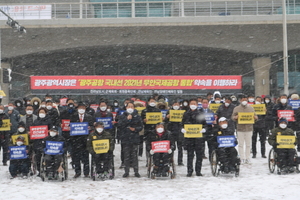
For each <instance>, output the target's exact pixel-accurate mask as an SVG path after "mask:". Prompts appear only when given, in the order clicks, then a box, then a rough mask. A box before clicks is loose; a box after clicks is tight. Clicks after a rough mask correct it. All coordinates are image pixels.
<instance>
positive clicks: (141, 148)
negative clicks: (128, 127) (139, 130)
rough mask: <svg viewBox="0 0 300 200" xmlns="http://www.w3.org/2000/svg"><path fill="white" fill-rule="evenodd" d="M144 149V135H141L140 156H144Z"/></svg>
mask: <svg viewBox="0 0 300 200" xmlns="http://www.w3.org/2000/svg"><path fill="white" fill-rule="evenodd" d="M143 149H144V136H143V135H140V144H139V156H141V157H142V156H143Z"/></svg>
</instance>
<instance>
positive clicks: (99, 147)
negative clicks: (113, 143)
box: [92, 139, 109, 154]
mask: <svg viewBox="0 0 300 200" xmlns="http://www.w3.org/2000/svg"><path fill="white" fill-rule="evenodd" d="M92 145H93V149H94V151H95V153H96V154H101V153H107V152H108V151H109V139H105V140H93V141H92Z"/></svg>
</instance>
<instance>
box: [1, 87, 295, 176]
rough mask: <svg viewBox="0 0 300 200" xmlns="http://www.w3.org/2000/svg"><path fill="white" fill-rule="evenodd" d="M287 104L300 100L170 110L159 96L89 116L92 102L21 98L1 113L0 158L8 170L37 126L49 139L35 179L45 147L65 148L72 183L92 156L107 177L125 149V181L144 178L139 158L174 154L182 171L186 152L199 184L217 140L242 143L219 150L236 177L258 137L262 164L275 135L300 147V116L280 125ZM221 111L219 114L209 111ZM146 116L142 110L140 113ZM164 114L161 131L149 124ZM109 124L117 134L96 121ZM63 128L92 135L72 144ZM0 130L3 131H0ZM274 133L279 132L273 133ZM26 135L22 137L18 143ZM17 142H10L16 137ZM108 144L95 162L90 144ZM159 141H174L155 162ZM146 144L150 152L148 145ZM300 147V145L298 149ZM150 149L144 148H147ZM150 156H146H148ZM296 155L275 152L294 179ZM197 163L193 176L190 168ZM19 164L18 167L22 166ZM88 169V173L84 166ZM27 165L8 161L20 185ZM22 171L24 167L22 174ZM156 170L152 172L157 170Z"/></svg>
mask: <svg viewBox="0 0 300 200" xmlns="http://www.w3.org/2000/svg"><path fill="white" fill-rule="evenodd" d="M289 99H291V100H298V99H299V96H298V95H297V94H292V95H291V96H290V97H288V96H287V95H284V94H283V95H281V96H280V97H279V98H278V99H276V101H274V102H273V101H272V98H271V97H270V96H268V95H266V96H263V97H261V96H257V97H254V96H253V95H249V96H245V95H242V96H240V97H239V99H238V98H237V97H236V96H234V95H233V96H225V97H221V95H220V94H215V95H214V96H213V95H212V94H211V93H208V94H207V96H206V97H198V98H194V99H190V100H178V101H174V102H172V103H170V104H168V103H167V102H166V99H165V97H164V96H158V95H154V96H152V97H150V98H148V99H147V102H144V101H141V100H140V99H139V98H136V97H134V98H128V99H125V101H124V102H122V104H120V103H119V102H118V101H117V100H114V101H111V100H108V99H105V98H101V99H100V100H99V102H98V104H97V106H98V107H97V108H95V109H94V108H92V107H91V105H90V104H89V103H88V102H78V103H77V102H76V101H75V100H74V99H71V98H68V99H67V100H66V102H65V105H63V106H62V105H60V104H59V103H60V101H54V100H53V99H52V97H51V95H46V96H45V98H44V99H43V100H40V99H39V98H37V97H34V98H32V99H29V98H24V100H16V101H15V102H10V103H9V104H8V105H7V107H4V106H3V105H0V125H1V126H2V121H3V120H4V119H10V123H11V124H10V126H11V128H10V131H0V135H1V137H0V140H1V141H0V143H1V147H2V150H3V160H2V162H3V165H7V161H8V160H9V148H8V147H9V145H15V146H20V145H24V143H25V138H24V137H23V134H29V132H30V127H32V126H41V125H46V126H48V130H49V136H48V137H46V138H44V139H43V138H41V139H34V140H30V141H29V144H28V146H27V150H26V152H27V153H28V155H30V154H31V153H32V152H34V153H35V156H36V162H37V167H38V171H40V169H39V166H40V159H41V156H42V154H43V153H44V151H45V147H46V144H45V142H46V141H48V140H50V141H63V142H64V146H63V149H64V151H67V152H68V153H69V154H70V156H71V159H72V162H71V163H72V166H73V168H74V170H75V175H74V178H78V177H80V176H81V175H82V174H83V175H84V177H89V174H90V163H89V154H92V156H93V159H95V160H96V161H100V160H101V161H103V162H104V168H103V169H102V171H101V170H100V166H99V164H96V166H97V167H96V168H97V170H98V171H99V173H107V171H108V160H109V158H110V156H111V155H113V151H114V144H115V143H119V142H120V143H121V158H120V159H121V163H122V164H121V166H120V168H124V170H125V173H124V175H123V177H128V176H129V171H130V168H133V170H134V176H135V177H140V174H139V167H138V165H139V162H138V156H143V153H144V152H145V155H146V156H147V157H149V156H152V155H153V159H154V165H158V164H156V163H158V162H159V160H161V159H162V160H164V162H165V163H167V162H168V160H169V159H170V158H171V157H172V155H173V152H174V151H175V150H177V151H178V154H177V155H178V157H177V159H176V160H177V164H178V165H179V166H183V165H184V161H183V150H187V162H186V165H187V176H188V177H191V176H192V174H193V172H194V169H195V172H196V175H197V176H202V173H201V168H202V160H203V159H206V158H207V157H206V155H205V147H206V144H205V143H207V147H208V154H209V155H207V156H208V158H210V155H211V153H212V151H213V150H215V149H217V148H218V141H217V139H216V137H217V136H218V135H237V141H236V142H235V143H236V144H238V153H237V152H236V150H235V148H231V149H227V150H224V149H223V150H220V151H219V155H221V156H220V158H221V159H223V158H225V157H227V158H229V160H227V161H226V160H224V163H226V164H225V169H224V170H225V171H226V172H230V171H234V170H235V169H234V167H233V161H231V159H232V158H234V157H236V156H237V154H238V155H239V156H240V158H241V163H242V164H251V159H250V154H251V150H252V158H253V159H254V158H256V156H257V154H258V150H257V148H256V144H257V137H258V136H259V141H260V147H261V149H260V154H261V157H262V158H266V147H265V143H266V140H267V137H268V136H269V143H270V145H272V146H274V148H276V145H278V143H277V142H276V135H277V134H278V133H281V134H282V135H294V131H295V132H296V134H297V136H298V139H299V138H300V137H299V134H300V123H299V122H300V108H298V109H297V110H295V112H294V116H293V117H294V118H295V120H294V121H293V122H288V121H287V120H286V119H285V118H280V119H279V115H278V111H279V110H292V107H291V106H290V105H289ZM213 104H216V105H218V107H217V108H216V109H215V110H212V109H210V108H212V107H211V105H213ZM251 104H265V113H264V114H263V115H256V113H255V110H254V108H253V107H251V106H250V105H251ZM139 108H142V109H139ZM173 110H182V111H185V112H184V114H183V116H182V119H181V120H180V121H176V122H174V121H171V120H170V116H171V112H172V111H173ZM157 112H163V113H164V114H163V117H162V119H161V121H160V122H159V123H157V124H151V123H147V122H148V120H149V118H148V117H147V116H148V114H149V113H157ZM245 112H247V113H254V114H253V118H254V119H253V120H254V121H255V123H254V124H239V123H238V121H239V117H240V116H239V113H245ZM206 113H212V115H213V120H212V121H211V122H209V123H208V122H207V119H206V117H205V114H206ZM101 118H111V121H112V127H110V128H108V129H106V128H105V124H104V123H103V122H100V121H101V120H100V121H99V120H98V119H101ZM63 120H69V121H70V122H71V123H73V122H78V123H81V122H86V123H87V124H88V131H89V134H88V135H78V136H71V135H70V131H69V130H65V129H64V128H63V126H65V125H64V124H63V122H62V121H63ZM193 124H195V125H202V129H201V131H200V132H201V133H202V134H203V136H202V137H198V138H185V137H184V135H185V133H186V132H187V130H186V129H185V125H193ZM1 126H0V127H1ZM274 127H276V128H275V129H274ZM20 134H22V136H21V135H20ZM13 135H20V136H19V137H16V140H15V141H13V139H11V136H13ZM97 139H108V140H109V143H110V145H109V151H108V153H106V154H96V153H95V151H94V149H93V140H97ZM159 140H169V141H170V149H169V150H168V152H167V153H161V154H154V152H153V151H152V149H151V142H153V141H159ZM144 142H145V145H144ZM296 144H297V141H296V142H295V145H296ZM144 147H145V148H144ZM144 149H145V151H144ZM297 149H298V151H299V150H300V147H299V146H298V148H297ZM291 154H292V153H291V151H287V150H284V149H281V150H278V155H279V159H281V162H280V165H281V166H280V167H282V168H283V169H284V170H290V171H293V170H294V169H293V166H292V164H291V163H290V162H292V161H291V160H292V155H291ZM195 155H196V162H195V168H194V166H193V165H194V164H193V160H194V156H195ZM55 159H56V161H57V160H58V163H60V161H61V159H62V157H60V156H57V157H56V158H55ZM46 161H48V162H49V163H48V164H47V166H49V168H51V170H49V173H48V176H55V174H56V170H57V169H58V168H59V165H58V164H57V162H56V164H53V163H52V164H51V157H47V158H46ZM18 162H21V165H20V163H18ZM96 163H99V162H96ZM82 164H83V168H82V166H81V165H82ZM28 165H30V164H29V161H28V160H22V161H18V160H11V162H10V168H9V169H10V173H11V175H12V177H16V176H17V173H18V172H19V173H20V172H21V173H23V175H24V177H26V176H27V173H28ZM17 166H21V168H18V167H17ZM155 169H156V168H154V170H155ZM168 170H169V169H168V167H167V166H166V167H165V169H163V170H162V172H161V173H162V175H163V176H165V174H166V173H165V172H166V171H168Z"/></svg>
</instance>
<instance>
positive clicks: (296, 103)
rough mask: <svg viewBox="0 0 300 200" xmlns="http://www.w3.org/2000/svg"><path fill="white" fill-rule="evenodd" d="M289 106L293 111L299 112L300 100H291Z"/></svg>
mask: <svg viewBox="0 0 300 200" xmlns="http://www.w3.org/2000/svg"><path fill="white" fill-rule="evenodd" d="M289 105H290V106H292V108H293V110H297V109H298V108H299V107H300V100H289Z"/></svg>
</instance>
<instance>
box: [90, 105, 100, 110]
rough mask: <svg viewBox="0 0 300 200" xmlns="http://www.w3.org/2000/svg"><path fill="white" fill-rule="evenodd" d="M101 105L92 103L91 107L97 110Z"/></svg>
mask: <svg viewBox="0 0 300 200" xmlns="http://www.w3.org/2000/svg"><path fill="white" fill-rule="evenodd" d="M98 107H99V105H98V104H91V105H90V108H92V109H94V111H95V112H97V109H98Z"/></svg>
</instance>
